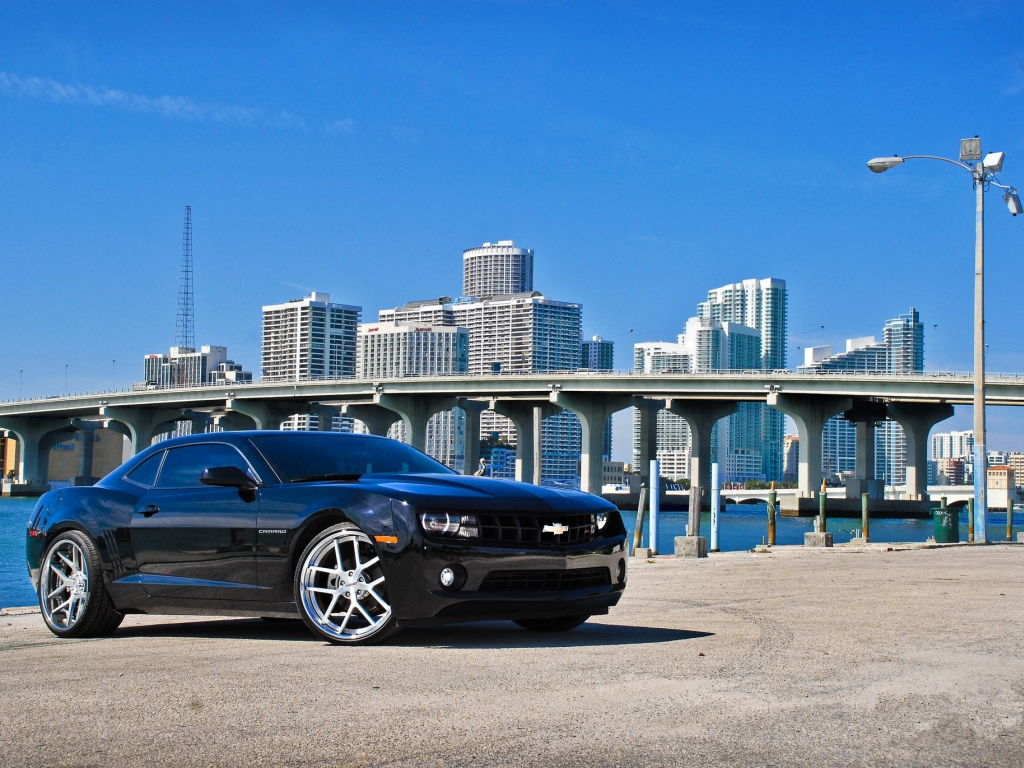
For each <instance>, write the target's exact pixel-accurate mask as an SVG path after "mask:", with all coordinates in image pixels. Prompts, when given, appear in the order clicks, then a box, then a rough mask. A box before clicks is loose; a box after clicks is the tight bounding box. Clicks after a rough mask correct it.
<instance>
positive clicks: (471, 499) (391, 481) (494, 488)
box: [359, 474, 614, 512]
mask: <svg viewBox="0 0 1024 768" xmlns="http://www.w3.org/2000/svg"><path fill="white" fill-rule="evenodd" d="M359 485H361V486H366V485H371V486H374V487H376V488H377V489H378V490H379V491H380V492H381V493H386V494H387V495H389V496H392V497H393V498H396V499H399V500H401V501H406V502H408V503H410V504H413V505H414V506H420V507H435V506H441V505H444V506H445V507H448V508H451V507H459V508H465V509H470V508H486V509H495V508H500V509H518V510H536V511H549V510H553V511H560V512H569V511H574V510H579V511H582V510H588V511H589V510H599V509H609V508H614V505H612V504H611V503H609V502H607V501H605V500H604V499H602V498H600V497H599V496H592V495H590V494H589V493H582V492H581V491H574V490H569V489H562V488H548V487H544V486H537V485H530V484H528V483H518V482H516V481H514V480H494V479H491V478H486V477H472V476H466V475H448V474H443V475H442V474H437V475H373V476H372V477H364V478H362V479H361V480H360V481H359Z"/></svg>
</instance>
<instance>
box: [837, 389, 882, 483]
mask: <svg viewBox="0 0 1024 768" xmlns="http://www.w3.org/2000/svg"><path fill="white" fill-rule="evenodd" d="M886 415H887V413H886V408H885V403H883V402H881V401H878V400H854V401H853V407H852V408H851V409H850V410H848V411H846V412H845V413H843V418H844V419H846V420H847V421H850V422H853V423H854V424H855V425H856V431H857V437H856V441H857V459H856V464H855V471H854V475H855V477H852V478H850V479H849V480H847V481H846V498H848V499H859V498H860V497H861V495H862V494H865V493H866V494H867V495H868V498H869V499H884V498H885V483H884V481H881V480H877V479H875V424H876V423H877V422H879V421H885V418H886Z"/></svg>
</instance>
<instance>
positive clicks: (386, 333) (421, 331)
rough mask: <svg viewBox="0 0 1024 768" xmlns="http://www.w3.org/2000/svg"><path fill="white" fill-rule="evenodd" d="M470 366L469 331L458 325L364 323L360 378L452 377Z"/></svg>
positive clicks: (358, 362)
mask: <svg viewBox="0 0 1024 768" xmlns="http://www.w3.org/2000/svg"><path fill="white" fill-rule="evenodd" d="M468 368H469V331H468V330H466V329H465V328H459V327H458V326H455V325H418V324H414V323H409V324H406V323H393V322H392V323H388V322H383V323H381V322H377V323H364V324H363V325H360V326H359V333H358V343H357V357H356V370H357V376H358V377H359V378H361V379H398V378H405V377H408V376H451V375H454V374H460V373H466V371H467V370H468Z"/></svg>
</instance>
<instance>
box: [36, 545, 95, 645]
mask: <svg viewBox="0 0 1024 768" xmlns="http://www.w3.org/2000/svg"><path fill="white" fill-rule="evenodd" d="M44 568H45V570H44V572H43V575H42V578H41V579H40V585H39V591H40V596H41V597H42V600H40V601H39V602H40V605H41V607H42V609H43V611H44V612H45V614H46V621H47V623H48V624H50V625H51V626H54V627H56V628H58V629H63V630H67V629H71V628H72V627H74V626H75V625H76V624H78V622H79V621H80V620H81V618H82V615H83V614H84V613H85V608H86V606H87V605H88V604H89V567H88V565H87V564H86V560H85V554H84V553H83V552H82V548H81V547H80V546H78V544H76V543H75V542H74V541H72V540H71V539H62V540H61V541H59V542H57V544H56V545H54V547H53V549H51V550H50V552H49V554H48V555H47V557H46V563H45V565H44Z"/></svg>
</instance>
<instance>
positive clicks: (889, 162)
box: [868, 155, 903, 173]
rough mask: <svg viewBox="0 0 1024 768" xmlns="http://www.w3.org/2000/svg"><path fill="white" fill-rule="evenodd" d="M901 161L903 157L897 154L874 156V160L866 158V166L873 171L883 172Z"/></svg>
mask: <svg viewBox="0 0 1024 768" xmlns="http://www.w3.org/2000/svg"><path fill="white" fill-rule="evenodd" d="M902 162H903V158H902V157H899V156H897V155H893V156H892V157H876V158H875V159H874V160H868V168H870V169H871V170H872V171H874V172H875V173H885V172H886V171H888V170H889V169H890V168H895V167H896V166H897V165H899V164H900V163H902Z"/></svg>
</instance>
